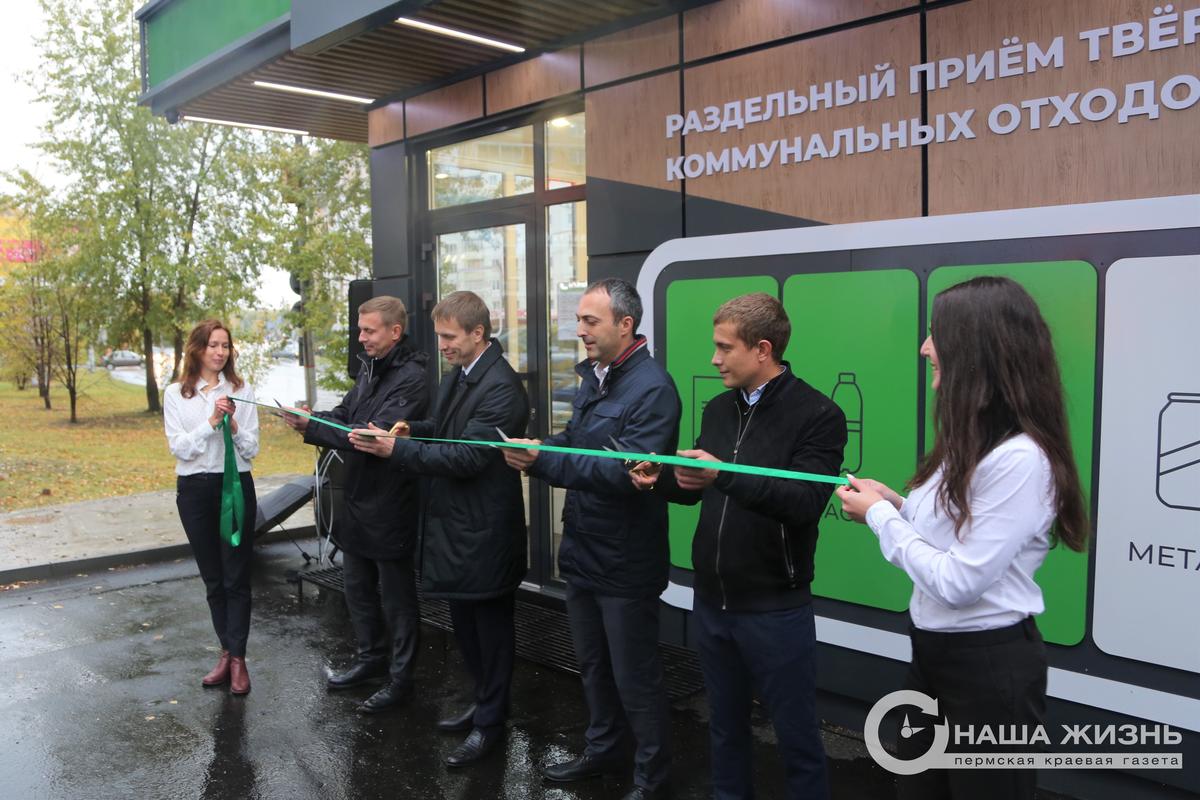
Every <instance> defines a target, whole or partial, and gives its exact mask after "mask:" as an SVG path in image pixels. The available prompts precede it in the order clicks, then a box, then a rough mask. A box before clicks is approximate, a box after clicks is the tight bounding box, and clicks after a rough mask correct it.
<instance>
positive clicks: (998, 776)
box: [896, 617, 1046, 800]
mask: <svg viewBox="0 0 1200 800" xmlns="http://www.w3.org/2000/svg"><path fill="white" fill-rule="evenodd" d="M910 633H911V637H912V649H913V660H912V664H910V665H909V670H908V676H907V678H906V679H905V682H904V688H905V689H915V690H917V691H919V692H924V693H925V694H927V695H929V696H930V697H934V698H936V699H937V701H938V711H939V712H940V713H941V714H944V715H945V716H946V718H947V719H948V720H949V722H950V724H951V726H964V725H973V726H975V730H977V731H978V730H980V726H983V725H987V726H989V727H990V728H991V729H992V730H993V731H996V730H999V726H1001V725H1003V726H1013V725H1016V726H1026V730H1028V731H1029V733H1030V734H1032V733H1033V731H1034V729H1035V728H1036V726H1038V725H1041V724H1043V723H1044V722H1045V717H1046V646H1045V644H1044V643H1043V641H1042V635H1041V633H1040V632H1039V631H1038V629H1037V625H1036V624H1034V621H1033V618H1032V617H1027V618H1026V619H1025V620H1024V621H1023V622H1019V623H1017V624H1016V625H1011V626H1009V627H1007V628H1000V629H996V630H989V631H978V632H970V633H936V632H930V631H922V630H918V629H916V628H914V629H912V631H911V632H910ZM918 716H919V717H920V718H921V719H922V720H924V722H923V723H918V722H915V721H914V722H912V724H913V725H920V724H924V726H925V730H924V731H922V732H921V733H919V734H916V735H914V736H911V737H910V738H908V739H905V738H904V737H903V736H899V735H897V737H896V742H897V750H898V753H897V755H898V756H899V757H900V758H902V759H905V760H911V759H914V758H918V757H920V756H921V755H922V754H924V753H925V752H927V751H928V750H929V747H930V746H931V743H932V733H933V727H932V725H933V722H934V721H936V720H932V719H931V718H928V717H925V716H924V715H918ZM1020 729H1021V728H1020V727H1018V730H1020ZM952 730H953V727H952ZM950 749H951V750H954V751H960V750H961V751H967V750H973V751H978V752H987V749H992V750H996V751H1006V752H1011V751H1014V750H1020V749H1021V748H1020V747H1014V746H1012V745H1001V746H996V747H991V748H988V747H984V746H977V747H975V748H968V747H965V746H956V745H955V744H954V742H953V739H951V744H950ZM1036 786H1037V772H1036V770H1032V769H1007V770H1004V769H989V770H985V769H979V770H976V769H950V770H926V771H925V772H922V773H919V774H917V775H907V776H902V777H900V778H899V780H898V782H897V795H898V797H900V798H901V800H908V799H910V798H911V800H917V798H920V800H927V799H932V800H936V799H937V798H964V799H965V798H969V800H977V798H978V799H979V800H992V799H993V798H994V799H995V800H1000V798H1029V800H1032V798H1033V796H1034V790H1035V788H1036Z"/></svg>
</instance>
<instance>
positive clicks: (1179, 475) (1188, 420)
mask: <svg viewBox="0 0 1200 800" xmlns="http://www.w3.org/2000/svg"><path fill="white" fill-rule="evenodd" d="M1154 490H1155V494H1157V495H1158V500H1159V502H1161V503H1162V504H1163V505H1164V506H1168V507H1170V508H1183V509H1188V510H1191V511H1200V394H1190V393H1187V392H1171V393H1170V394H1168V395H1167V404H1166V405H1165V406H1163V408H1162V411H1160V412H1158V474H1157V476H1156V479H1155V483H1154Z"/></svg>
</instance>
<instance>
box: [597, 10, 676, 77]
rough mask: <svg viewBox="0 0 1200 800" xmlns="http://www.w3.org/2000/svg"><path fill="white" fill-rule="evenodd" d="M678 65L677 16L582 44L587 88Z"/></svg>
mask: <svg viewBox="0 0 1200 800" xmlns="http://www.w3.org/2000/svg"><path fill="white" fill-rule="evenodd" d="M677 63H679V18H678V17H677V16H670V17H663V18H662V19H659V20H655V21H654V22H647V23H646V24H645V25H638V26H637V27H635V28H628V29H626V30H623V31H618V32H616V33H613V34H610V35H608V36H604V37H602V38H600V39H596V40H594V41H591V42H585V43H584V45H583V79H584V81H585V84H586V85H587V86H598V85H600V84H602V83H609V82H610V81H616V80H620V79H622V78H629V77H631V76H634V75H641V74H642V73H644V72H652V71H653V70H656V69H662V68H663V67H669V66H671V65H672V64H677Z"/></svg>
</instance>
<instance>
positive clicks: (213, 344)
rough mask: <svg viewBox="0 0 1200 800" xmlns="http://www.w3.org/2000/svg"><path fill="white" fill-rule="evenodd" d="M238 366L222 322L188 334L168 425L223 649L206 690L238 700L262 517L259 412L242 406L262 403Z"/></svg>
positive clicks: (181, 500) (244, 676)
mask: <svg viewBox="0 0 1200 800" xmlns="http://www.w3.org/2000/svg"><path fill="white" fill-rule="evenodd" d="M236 367H237V350H235V349H234V346H233V335H232V334H231V333H230V332H229V329H228V328H226V327H225V326H224V325H223V324H221V322H220V321H218V320H215V319H210V320H205V321H204V322H201V323H200V324H199V325H197V326H196V327H195V328H193V329H192V332H191V333H190V334H189V335H188V340H187V345H186V347H185V350H184V356H183V374H182V376H181V377H180V379H179V382H178V383H173V384H171V385H170V386H168V387H167V390H166V393H165V395H164V398H163V420H164V424H165V426H166V429H167V444H168V446H169V447H170V449H171V454H172V455H174V456H175V474H176V475H177V476H178V477H177V479H176V495H175V504H176V506H177V507H178V508H179V519H180V521H181V522H182V523H183V529H184V531H185V532H186V533H187V538H188V542H189V543H190V544H191V546H192V553H193V554H194V555H195V557H196V565H197V566H198V567H199V568H200V577H201V579H203V581H204V588H205V590H206V592H207V594H208V608H209V611H210V612H211V613H212V623H213V628H214V629H215V630H216V633H217V639H218V640H219V641H220V643H221V656H220V658H219V659H218V660H217V665H216V666H215V667H213V669H212V670H211V671H210V672H209V673H208V674H207V675H205V676H204V678H203V679H202V681H201V683H203V685H205V686H220V685H224V684H226V683H228V684H229V687H230V691H232V692H233V693H234V694H246V693H247V692H249V691H250V674H249V672H248V671H247V669H246V639H247V638H248V637H249V634H250V561H251V556H252V550H253V547H254V520H255V516H256V515H257V504H256V500H255V496H254V479H253V478H252V477H251V476H250V462H251V460H252V459H253V458H254V456H255V455H257V454H258V413H257V411H256V409H255V407H254V406H253V405H251V404H250V403H241V404H238V403H236V402H235V401H236V400H240V399H245V400H253V399H254V391H253V389H251V388H250V384H248V383H246V382H245V381H244V380H242V379H241V378H240V377H238V374H237V368H236ZM230 450H232V458H230V457H229V456H230V452H229V451H230ZM235 473H236V474H235ZM238 489H240V493H241V502H240V503H239V502H238V501H237V494H238Z"/></svg>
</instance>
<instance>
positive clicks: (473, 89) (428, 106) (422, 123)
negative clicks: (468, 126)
mask: <svg viewBox="0 0 1200 800" xmlns="http://www.w3.org/2000/svg"><path fill="white" fill-rule="evenodd" d="M405 106H406V113H407V115H408V135H409V136H419V135H421V134H422V133H428V132H429V131H435V130H438V129H439V128H448V127H450V126H451V125H457V124H459V123H460V122H467V121H468V120H472V119H475V118H476V117H481V116H483V78H481V77H480V78H471V79H469V80H465V81H462V82H460V83H455V84H451V85H450V86H445V87H442V88H441V89H435V90H433V91H432V92H426V93H425V94H419V95H417V96H416V97H410V98H409V99H408V100H406V101H405Z"/></svg>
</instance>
